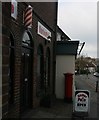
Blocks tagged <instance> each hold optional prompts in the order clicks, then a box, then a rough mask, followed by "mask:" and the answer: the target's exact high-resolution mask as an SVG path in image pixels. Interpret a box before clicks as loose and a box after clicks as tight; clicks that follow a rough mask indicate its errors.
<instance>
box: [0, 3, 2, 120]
mask: <svg viewBox="0 0 99 120" xmlns="http://www.w3.org/2000/svg"><path fill="white" fill-rule="evenodd" d="M1 26H2V3H1V2H0V119H1V118H2V27H1Z"/></svg>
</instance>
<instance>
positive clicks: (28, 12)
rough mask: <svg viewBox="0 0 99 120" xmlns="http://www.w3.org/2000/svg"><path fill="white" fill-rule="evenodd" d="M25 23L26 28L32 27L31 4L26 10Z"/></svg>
mask: <svg viewBox="0 0 99 120" xmlns="http://www.w3.org/2000/svg"><path fill="white" fill-rule="evenodd" d="M24 25H25V27H26V28H31V27H32V7H31V6H30V5H29V6H28V7H27V8H26V10H25V12H24Z"/></svg>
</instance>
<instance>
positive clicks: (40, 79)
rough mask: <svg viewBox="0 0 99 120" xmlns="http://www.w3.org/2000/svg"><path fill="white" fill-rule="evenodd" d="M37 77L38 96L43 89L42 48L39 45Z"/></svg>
mask: <svg viewBox="0 0 99 120" xmlns="http://www.w3.org/2000/svg"><path fill="white" fill-rule="evenodd" d="M37 59H38V60H37V76H38V80H37V81H38V82H37V84H38V86H37V87H38V88H37V92H38V94H42V92H43V89H44V55H43V47H42V46H41V45H40V46H39V47H38V58H37Z"/></svg>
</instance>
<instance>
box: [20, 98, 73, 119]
mask: <svg viewBox="0 0 99 120" xmlns="http://www.w3.org/2000/svg"><path fill="white" fill-rule="evenodd" d="M72 106H73V105H72V103H67V102H65V101H64V100H58V99H57V100H55V102H54V104H53V105H52V106H51V107H38V108H34V109H32V110H30V111H29V112H28V113H27V114H25V115H23V116H22V118H70V119H71V118H72Z"/></svg>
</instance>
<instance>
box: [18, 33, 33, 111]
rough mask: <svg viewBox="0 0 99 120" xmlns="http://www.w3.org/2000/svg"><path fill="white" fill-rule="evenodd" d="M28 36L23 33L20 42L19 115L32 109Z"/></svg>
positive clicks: (31, 80)
mask: <svg viewBox="0 0 99 120" xmlns="http://www.w3.org/2000/svg"><path fill="white" fill-rule="evenodd" d="M30 40H31V39H30V36H29V35H28V33H25V34H24V36H23V41H22V55H21V96H20V98H21V113H23V112H25V111H27V110H29V109H30V108H32V99H33V98H32V97H33V92H32V90H33V79H32V71H33V69H32V63H33V59H32V55H33V54H32V53H33V49H32V47H31V41H30Z"/></svg>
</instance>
